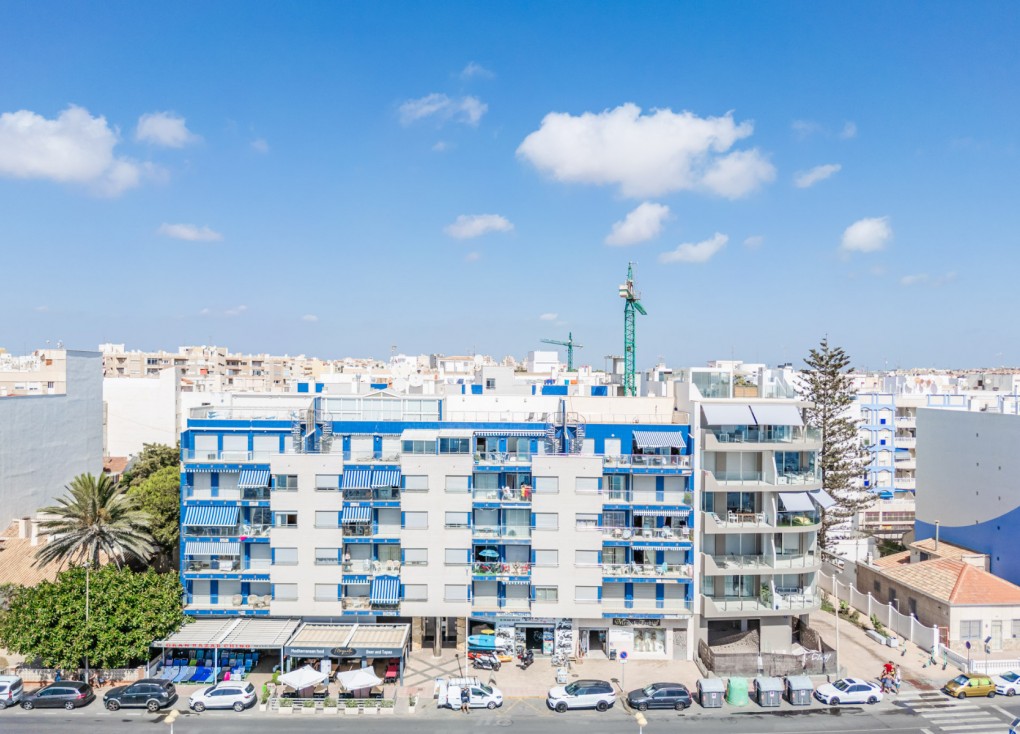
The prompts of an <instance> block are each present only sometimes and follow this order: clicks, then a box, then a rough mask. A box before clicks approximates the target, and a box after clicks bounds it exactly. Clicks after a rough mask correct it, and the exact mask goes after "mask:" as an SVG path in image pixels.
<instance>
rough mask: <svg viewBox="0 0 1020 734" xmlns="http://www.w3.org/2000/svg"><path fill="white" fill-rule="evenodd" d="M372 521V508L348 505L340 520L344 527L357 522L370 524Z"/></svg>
mask: <svg viewBox="0 0 1020 734" xmlns="http://www.w3.org/2000/svg"><path fill="white" fill-rule="evenodd" d="M371 519H372V508H371V507H368V506H367V505H360V506H358V505H347V506H346V507H344V514H343V517H342V518H341V520H340V524H342V525H350V524H352V523H356V522H368V521H369V520H371Z"/></svg>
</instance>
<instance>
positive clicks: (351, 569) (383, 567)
mask: <svg viewBox="0 0 1020 734" xmlns="http://www.w3.org/2000/svg"><path fill="white" fill-rule="evenodd" d="M331 565H332V564H331ZM342 565H343V572H344V573H349V574H352V575H354V576H375V575H376V574H379V575H381V576H396V575H398V574H400V561H397V560H389V561H377V560H372V559H371V558H355V559H352V560H346V561H344V562H343V564H342Z"/></svg>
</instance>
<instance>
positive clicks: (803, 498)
mask: <svg viewBox="0 0 1020 734" xmlns="http://www.w3.org/2000/svg"><path fill="white" fill-rule="evenodd" d="M779 504H781V505H782V506H783V509H784V510H786V511H787V512H811V511H812V510H814V509H815V506H814V504H812V502H811V498H810V497H808V493H807V492H780V493H779Z"/></svg>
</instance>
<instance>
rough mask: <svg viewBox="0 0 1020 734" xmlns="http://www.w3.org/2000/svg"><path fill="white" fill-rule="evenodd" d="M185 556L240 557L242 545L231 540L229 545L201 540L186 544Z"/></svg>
mask: <svg viewBox="0 0 1020 734" xmlns="http://www.w3.org/2000/svg"><path fill="white" fill-rule="evenodd" d="M184 555H186V556H239V555H241V544H240V543H238V542H237V541H236V540H231V541H229V542H227V543H209V542H206V541H201V540H192V541H188V542H187V543H185V544H184Z"/></svg>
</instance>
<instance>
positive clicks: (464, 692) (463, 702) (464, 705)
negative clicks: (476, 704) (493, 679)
mask: <svg viewBox="0 0 1020 734" xmlns="http://www.w3.org/2000/svg"><path fill="white" fill-rule="evenodd" d="M470 703H471V693H470V692H468V689H467V686H461V688H460V710H461V711H463V712H464V713H465V714H466V713H470V711H471V707H470V706H469V705H468V704H470Z"/></svg>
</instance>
